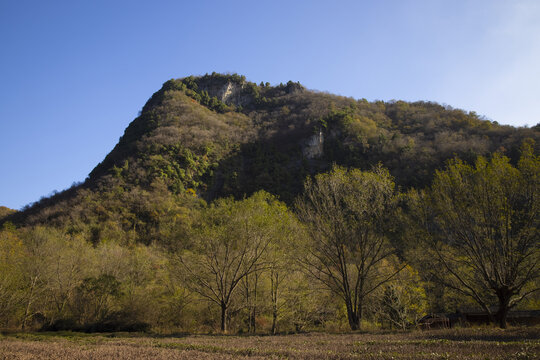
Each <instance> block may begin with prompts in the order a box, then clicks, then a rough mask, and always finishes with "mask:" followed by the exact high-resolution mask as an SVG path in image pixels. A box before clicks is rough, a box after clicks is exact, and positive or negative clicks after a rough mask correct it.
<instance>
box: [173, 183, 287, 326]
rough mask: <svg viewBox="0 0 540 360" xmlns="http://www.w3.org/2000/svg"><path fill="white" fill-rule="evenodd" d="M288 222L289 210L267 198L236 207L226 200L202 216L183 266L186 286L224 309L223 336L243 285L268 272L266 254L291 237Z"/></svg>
mask: <svg viewBox="0 0 540 360" xmlns="http://www.w3.org/2000/svg"><path fill="white" fill-rule="evenodd" d="M287 216H288V215H287V208H286V207H285V205H284V204H282V203H280V202H278V201H277V200H276V199H275V198H273V197H272V196H271V195H269V194H267V193H265V192H259V193H256V194H254V195H253V196H252V197H250V198H248V199H245V200H242V201H238V202H235V201H234V200H232V199H230V198H229V199H222V200H219V201H217V202H216V203H215V204H213V205H211V206H209V207H208V208H207V209H206V210H204V211H203V212H202V213H201V221H200V223H199V225H198V227H197V228H196V229H195V231H194V237H193V243H192V244H191V246H190V247H189V248H188V249H187V250H186V251H184V252H183V253H182V254H181V256H180V257H179V261H180V263H181V264H182V265H183V266H182V269H183V271H185V272H186V274H187V279H186V280H187V284H188V285H187V286H188V287H189V288H190V289H191V290H192V291H193V292H195V293H198V294H199V295H200V296H202V297H203V298H204V299H206V300H208V301H210V302H213V303H215V304H216V305H218V306H219V307H220V310H221V331H222V332H227V319H228V316H229V314H228V310H229V307H230V305H231V301H232V300H233V297H234V295H235V293H236V291H237V288H238V286H239V284H240V282H241V281H242V280H245V279H246V277H248V276H249V275H251V274H255V273H257V272H260V271H262V270H263V269H265V268H266V267H267V266H268V263H267V261H266V259H265V255H266V252H267V250H268V248H269V247H270V244H271V243H272V241H273V240H274V239H276V238H278V237H280V236H282V233H283V231H287V230H286V229H284V226H286V223H285V222H283V221H282V219H283V218H285V217H287Z"/></svg>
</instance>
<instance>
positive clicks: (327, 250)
mask: <svg viewBox="0 0 540 360" xmlns="http://www.w3.org/2000/svg"><path fill="white" fill-rule="evenodd" d="M296 207H297V210H298V215H299V218H300V220H301V221H303V222H304V224H305V225H306V228H307V232H308V233H309V235H310V242H309V245H308V249H309V255H308V256H306V257H305V258H303V259H300V263H301V264H302V266H303V268H304V269H305V270H306V271H307V272H308V273H309V274H310V275H312V276H314V277H315V278H316V279H317V280H319V281H320V282H321V283H322V284H323V285H324V286H325V287H327V288H328V289H329V290H331V291H332V292H334V293H335V294H337V295H339V296H340V297H341V298H342V299H343V301H344V303H345V306H346V309H347V317H348V321H349V325H350V328H351V329H352V330H356V329H359V328H360V321H361V319H362V308H363V305H364V301H365V298H366V297H367V296H368V295H369V294H370V293H372V292H373V291H374V290H375V289H377V288H378V287H380V286H381V285H383V284H384V283H386V282H388V281H390V280H391V279H392V278H393V277H394V276H395V275H396V274H397V273H398V272H399V271H400V269H401V268H400V267H397V268H392V269H391V270H388V269H382V267H383V265H384V264H389V263H390V261H385V260H390V259H391V257H392V255H393V254H394V253H395V250H394V248H392V246H391V245H390V243H389V242H388V239H387V236H386V231H387V230H388V224H389V220H390V219H391V217H392V214H393V213H394V211H395V208H396V192H395V189H394V182H393V181H392V178H391V176H390V174H389V173H388V171H387V170H385V169H383V168H382V167H381V166H379V167H376V168H375V169H374V170H373V171H368V172H362V171H360V170H357V169H350V170H347V169H344V168H341V167H334V169H333V170H332V171H331V172H329V173H326V174H320V175H317V176H316V177H315V179H314V180H311V179H308V181H307V182H306V184H305V191H304V194H303V196H302V197H301V198H300V199H299V200H298V201H297V203H296Z"/></svg>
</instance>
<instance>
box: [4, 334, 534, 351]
mask: <svg viewBox="0 0 540 360" xmlns="http://www.w3.org/2000/svg"><path fill="white" fill-rule="evenodd" d="M111 358H114V359H137V358H138V359H233V358H242V359H540V328H539V327H531V328H511V329H506V330H500V329H491V328H489V329H488V328H481V329H472V328H463V329H445V330H432V331H424V332H422V331H410V332H369V333H362V332H356V333H349V334H328V333H307V334H295V335H281V336H232V335H231V336H226V335H225V336H223V335H177V336H160V335H149V334H127V333H103V334H85V333H72V332H59V333H4V334H2V335H1V337H0V359H111Z"/></svg>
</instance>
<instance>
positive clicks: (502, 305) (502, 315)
mask: <svg viewBox="0 0 540 360" xmlns="http://www.w3.org/2000/svg"><path fill="white" fill-rule="evenodd" d="M497 297H498V298H499V310H498V311H497V320H498V321H499V327H500V328H501V329H506V328H507V327H508V325H507V323H506V319H507V317H508V312H509V311H510V307H509V304H510V297H511V296H510V294H509V292H508V290H506V289H500V290H499V291H497Z"/></svg>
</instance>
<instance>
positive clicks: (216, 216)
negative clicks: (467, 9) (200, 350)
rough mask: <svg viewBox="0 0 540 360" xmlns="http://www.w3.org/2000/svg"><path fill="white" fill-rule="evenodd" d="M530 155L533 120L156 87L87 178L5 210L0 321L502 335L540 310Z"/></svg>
mask: <svg viewBox="0 0 540 360" xmlns="http://www.w3.org/2000/svg"><path fill="white" fill-rule="evenodd" d="M539 152H540V129H539V128H538V126H536V127H533V128H514V127H511V126H501V125H498V124H497V123H495V122H492V121H489V120H486V119H483V118H481V117H480V116H478V115H477V114H475V113H467V112H464V111H462V110H459V109H453V108H451V107H449V106H442V105H439V104H436V103H431V102H414V103H409V102H404V101H390V102H383V101H375V102H369V101H367V100H365V99H360V100H356V99H352V98H346V97H341V96H336V95H331V94H326V93H321V92H317V91H312V90H307V89H305V88H304V87H303V86H302V85H300V84H298V83H294V82H288V83H287V84H280V85H278V86H271V85H270V84H268V83H266V84H264V83H261V84H259V85H257V84H254V83H251V82H249V81H246V79H245V78H244V77H243V76H240V75H236V74H235V75H222V74H212V75H205V76H200V77H186V78H182V79H176V80H169V81H167V82H165V83H164V84H163V87H162V88H161V89H160V90H159V91H157V92H156V93H154V94H153V95H152V97H151V98H150V99H149V100H148V102H147V103H146V104H145V105H144V107H143V108H142V110H141V112H140V115H139V116H138V117H137V118H136V119H135V120H133V122H132V123H131V124H130V125H129V126H128V127H127V128H126V130H125V132H124V134H123V135H122V137H121V138H120V140H119V142H118V144H117V145H116V146H115V148H114V149H113V150H112V151H111V152H110V153H109V154H108V155H107V157H106V158H105V159H104V160H103V161H102V162H101V163H100V164H98V165H97V166H96V167H95V168H94V170H93V171H92V172H91V173H90V174H89V176H88V178H87V179H86V180H85V181H84V182H83V183H80V184H77V185H75V186H73V187H72V188H70V189H68V190H65V191H63V192H60V193H57V194H55V195H53V196H51V197H49V198H43V199H41V200H39V201H38V202H36V203H34V204H31V205H29V206H27V207H25V208H24V209H22V210H21V211H18V212H13V211H10V210H9V209H7V208H0V224H3V225H2V226H3V230H2V231H0V259H3V260H4V261H3V262H1V263H0V304H1V305H0V326H22V327H25V326H30V327H32V326H33V327H42V328H47V329H64V328H66V329H86V330H104V329H112V330H131V329H139V330H140V329H143V330H144V329H149V328H154V329H161V330H163V331H173V330H174V331H176V330H182V331H211V330H212V329H217V328H220V329H221V330H222V331H228V330H230V329H233V330H235V331H249V332H255V331H256V330H258V329H264V330H265V331H270V332H274V333H275V332H277V331H300V330H303V329H311V328H317V327H327V328H329V327H334V328H343V327H347V326H348V327H350V328H351V329H358V328H359V327H361V326H362V322H363V321H364V322H365V321H367V322H369V324H371V325H370V326H392V327H406V326H409V325H410V324H413V323H415V321H417V320H418V319H419V318H420V317H421V316H422V315H423V314H425V313H427V312H430V311H450V310H452V311H453V310H455V309H457V308H478V309H481V310H483V311H486V312H487V313H489V315H490V317H492V318H493V319H495V318H497V319H498V320H499V321H500V324H501V326H506V316H507V315H508V310H509V309H511V308H513V307H514V306H518V305H519V306H521V307H523V308H534V307H535V306H538V304H540V300H539V298H538V292H537V291H536V290H537V288H538V287H539V286H538V281H539V276H540V270H538V264H539V263H538V261H539V250H538V249H539V237H538V230H537V229H538V225H539V224H538V221H539V219H538V217H539V215H538V213H539V211H538V210H539V208H538V198H539V197H538V195H539V194H538V189H539V179H540V174H539V167H538V166H539V165H538V164H539V159H538V154H539ZM460 186H461V187H460ZM458 195H460V196H463V198H460V199H461V202H455V200H456V199H457V198H459V197H458ZM486 196H487V197H489V198H486ZM464 204H465V205H464ZM482 206H485V207H482ZM456 210H459V211H456ZM479 214H484V216H483V217H479ZM461 215H462V216H463V217H465V218H462V217H460V216H461ZM505 221H506V222H505ZM471 224H475V225H474V226H473V225H471ZM462 231H465V232H466V234H464V233H463V232H462ZM471 239H474V241H472V240H471ZM501 239H505V242H504V244H503V245H504V246H502V245H501V246H502V249H501V250H500V251H499V252H494V253H489V254H488V253H478V254H476V252H478V251H479V250H478V249H481V248H495V249H498V246H499V245H500V244H501V241H502V240H501ZM334 249H341V250H339V251H338V253H337V254H336V253H334V252H333V251H334ZM471 252H472V254H473V256H472V257H470V258H467V257H468V256H471ZM486 258H488V259H491V260H492V262H490V263H485V264H482V261H484V262H485V261H486ZM457 259H461V262H460V263H459V264H457ZM463 259H465V260H463ZM509 259H510V260H511V262H512V265H511V266H512V268H511V269H510V270H509V269H502V268H501V267H504V266H505V265H504V264H506V263H507V262H508V261H510V260H509ZM505 261H506V262H505ZM479 262H480V264H482V266H483V270H482V269H479V268H478V265H477V264H479ZM427 265H429V267H427ZM458 265H459V266H458ZM428 268H429V269H431V270H436V269H445V271H444V273H447V275H445V276H441V272H440V271H435V272H432V271H429V270H426V269H428ZM482 271H483V272H482ZM501 274H503V275H501ZM501 277H502V278H503V279H502V280H501ZM217 279H221V281H217ZM482 279H483V280H482ZM484 280H485V281H484ZM314 284H317V286H314ZM463 295H466V296H465V297H464V296H463ZM336 299H338V300H337V301H336ZM200 300H205V301H203V302H201V301H200ZM493 306H495V307H496V308H495V310H493V309H494V308H493ZM503 320H504V321H503ZM364 325H365V323H364Z"/></svg>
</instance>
